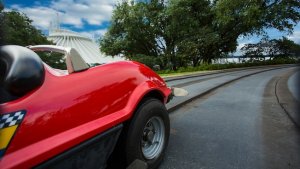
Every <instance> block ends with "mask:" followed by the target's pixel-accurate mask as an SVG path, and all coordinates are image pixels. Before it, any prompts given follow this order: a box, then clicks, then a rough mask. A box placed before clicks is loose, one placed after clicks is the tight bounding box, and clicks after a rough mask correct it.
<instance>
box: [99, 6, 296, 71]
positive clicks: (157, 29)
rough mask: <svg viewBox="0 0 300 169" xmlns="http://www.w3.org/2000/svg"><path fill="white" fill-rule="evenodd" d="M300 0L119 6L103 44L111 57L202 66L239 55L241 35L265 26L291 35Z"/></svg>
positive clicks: (261, 30)
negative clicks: (149, 59)
mask: <svg viewBox="0 0 300 169" xmlns="http://www.w3.org/2000/svg"><path fill="white" fill-rule="evenodd" d="M299 10H300V2H299V1H298V0H288V1H281V0H254V1H249V0H239V1H236V0H214V1H211V0H168V1H167V0H152V1H150V2H147V3H145V2H134V1H132V2H130V3H128V2H127V1H123V2H121V3H119V4H118V5H117V6H116V8H115V9H114V11H113V16H112V20H111V26H110V28H109V30H108V32H107V33H106V34H105V35H104V37H102V39H101V40H100V48H101V50H102V51H103V52H104V53H106V54H108V55H122V56H125V57H127V58H129V59H131V58H136V57H137V56H139V57H144V56H147V57H148V58H149V57H152V58H155V59H153V61H154V62H155V63H157V64H159V65H160V66H161V67H162V68H166V67H167V66H168V65H171V68H172V69H176V68H177V67H178V66H185V65H186V64H189V63H190V64H192V65H194V66H197V65H199V64H200V63H201V62H206V63H210V62H211V60H212V59H214V58H220V57H223V56H226V55H227V54H228V53H231V52H234V51H235V50H236V47H237V45H238V43H237V39H238V38H239V37H240V36H249V35H253V34H258V35H262V34H264V33H265V29H266V28H275V29H278V30H279V31H285V32H292V31H293V27H294V26H295V24H297V23H298V22H299V20H300V13H299Z"/></svg>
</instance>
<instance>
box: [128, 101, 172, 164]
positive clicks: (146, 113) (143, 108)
mask: <svg viewBox="0 0 300 169" xmlns="http://www.w3.org/2000/svg"><path fill="white" fill-rule="evenodd" d="M169 134H170V122H169V115H168V113H167V110H166V108H165V106H164V104H163V103H162V102H161V101H159V100H157V99H152V98H151V99H147V100H145V101H144V102H143V103H142V104H141V105H140V106H139V108H138V109H137V111H136V113H135V115H134V117H133V118H132V120H131V122H130V124H129V127H128V129H127V134H126V143H125V155H126V161H127V165H129V164H130V163H131V162H133V161H134V160H136V159H139V160H142V161H144V162H146V163H147V165H148V168H157V167H158V165H159V164H160V163H161V161H162V159H163V156H164V154H165V151H166V147H167V145H168V140H169Z"/></svg>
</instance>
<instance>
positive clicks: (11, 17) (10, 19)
mask: <svg viewBox="0 0 300 169" xmlns="http://www.w3.org/2000/svg"><path fill="white" fill-rule="evenodd" d="M0 25H1V26H0V32H1V33H0V45H20V46H28V45H41V44H44V45H45V44H52V42H50V41H48V40H47V38H46V36H44V35H43V34H42V32H41V31H40V30H38V29H37V28H35V27H34V26H33V25H32V20H31V19H29V18H28V17H27V16H26V15H25V14H23V13H20V12H18V11H14V10H13V11H3V8H2V10H1V8H0ZM39 56H40V57H41V59H42V60H43V61H44V62H46V63H47V64H49V65H50V66H52V67H54V68H60V69H66V66H65V63H64V61H63V60H62V56H61V55H60V54H56V53H42V52H39Z"/></svg>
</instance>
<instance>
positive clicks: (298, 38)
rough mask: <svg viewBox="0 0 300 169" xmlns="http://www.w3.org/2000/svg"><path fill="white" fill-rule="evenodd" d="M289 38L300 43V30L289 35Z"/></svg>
mask: <svg viewBox="0 0 300 169" xmlns="http://www.w3.org/2000/svg"><path fill="white" fill-rule="evenodd" d="M287 38H288V39H290V40H292V41H294V42H295V43H298V44H300V30H298V31H294V33H293V34H292V35H290V36H288V37H287Z"/></svg>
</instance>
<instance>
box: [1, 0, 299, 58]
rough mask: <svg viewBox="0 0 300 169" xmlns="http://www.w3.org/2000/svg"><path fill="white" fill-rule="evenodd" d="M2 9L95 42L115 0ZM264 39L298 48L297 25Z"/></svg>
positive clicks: (22, 3)
mask: <svg viewBox="0 0 300 169" xmlns="http://www.w3.org/2000/svg"><path fill="white" fill-rule="evenodd" d="M2 1H3V2H4V5H5V8H6V9H8V10H9V9H17V10H19V11H21V12H23V13H25V14H26V15H27V16H28V17H29V18H30V19H32V20H33V24H34V25H35V26H36V27H37V28H38V29H41V30H42V31H43V32H44V33H45V34H47V33H48V28H49V24H50V22H51V21H55V20H56V18H57V15H58V18H59V21H60V24H61V27H63V28H65V29H69V30H72V31H76V32H80V33H81V34H83V35H85V36H88V37H94V38H96V39H98V38H99V37H100V36H102V35H103V34H105V32H106V31H107V27H108V26H109V21H110V18H111V15H112V11H113V9H114V5H115V4H116V3H117V1H118V0H43V1H37V0H2ZM267 32H268V36H269V37H270V38H271V39H273V38H281V37H282V36H287V37H288V38H289V39H291V40H293V41H295V42H296V43H298V44H300V24H299V23H298V24H297V26H296V27H295V29H294V32H293V34H287V33H281V32H279V31H277V30H275V29H269V30H267ZM260 39H261V37H258V36H251V37H240V38H239V39H238V42H239V46H238V48H237V52H236V53H235V55H240V54H241V53H240V51H239V49H240V48H241V47H242V46H243V45H244V44H246V43H256V42H258V41H259V40H260Z"/></svg>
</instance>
